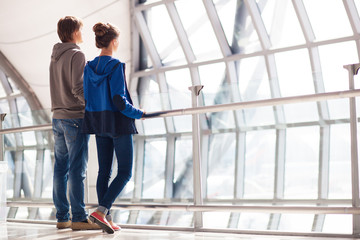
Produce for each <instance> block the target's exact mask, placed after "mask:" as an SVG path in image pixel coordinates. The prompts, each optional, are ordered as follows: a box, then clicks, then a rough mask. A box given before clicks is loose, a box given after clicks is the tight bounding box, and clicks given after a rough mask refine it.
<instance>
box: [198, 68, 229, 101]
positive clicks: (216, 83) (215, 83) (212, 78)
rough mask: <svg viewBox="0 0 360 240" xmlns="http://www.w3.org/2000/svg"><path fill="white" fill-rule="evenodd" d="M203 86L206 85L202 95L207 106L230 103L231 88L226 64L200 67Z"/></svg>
mask: <svg viewBox="0 0 360 240" xmlns="http://www.w3.org/2000/svg"><path fill="white" fill-rule="evenodd" d="M199 74H200V80H201V84H202V85H204V88H203V90H202V93H203V95H204V101H205V105H207V106H211V105H215V104H222V103H230V102H231V99H230V96H229V95H230V94H225V93H227V92H228V90H229V87H228V86H227V85H228V84H227V83H226V80H225V79H226V76H225V64H224V63H216V64H210V65H204V66H200V67H199Z"/></svg>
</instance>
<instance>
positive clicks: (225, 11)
mask: <svg viewBox="0 0 360 240" xmlns="http://www.w3.org/2000/svg"><path fill="white" fill-rule="evenodd" d="M213 2H214V5H215V8H216V10H217V14H218V16H219V19H220V21H221V24H222V27H223V30H224V32H225V35H226V38H227V41H228V44H229V46H231V44H232V41H233V37H234V29H235V19H236V18H235V16H236V13H237V12H238V11H239V9H238V7H237V1H232V0H213ZM239 24H240V23H239Z"/></svg>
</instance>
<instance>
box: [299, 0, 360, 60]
mask: <svg viewBox="0 0 360 240" xmlns="http://www.w3.org/2000/svg"><path fill="white" fill-rule="evenodd" d="M303 2H304V5H305V8H306V12H307V14H308V16H309V19H310V23H311V25H312V29H313V31H314V33H315V37H316V40H326V39H332V38H339V37H345V36H351V35H353V32H352V30H351V26H350V23H349V19H348V17H347V15H346V11H345V8H344V5H343V3H342V1H329V0H316V1H313V0H303ZM319 13H321V14H319ZM334 16H336V17H334ZM333 56H336V55H333Z"/></svg>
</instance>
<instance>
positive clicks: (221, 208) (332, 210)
mask: <svg viewBox="0 0 360 240" xmlns="http://www.w3.org/2000/svg"><path fill="white" fill-rule="evenodd" d="M97 206H98V204H97V203H87V204H86V208H87V209H94V208H96V207H97ZM7 207H38V208H41V207H44V208H54V204H53V203H50V202H29V201H19V202H7ZM111 208H112V209H121V210H148V211H186V212H251V213H304V214H360V208H356V207H308V206H258V205H257V206H234V205H194V204H189V203H188V204H152V203H129V204H123V203H114V204H113V205H112V207H111Z"/></svg>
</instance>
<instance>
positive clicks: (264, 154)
mask: <svg viewBox="0 0 360 240" xmlns="http://www.w3.org/2000/svg"><path fill="white" fill-rule="evenodd" d="M275 149H276V131H275V130H263V131H251V132H247V133H246V155H245V159H246V160H245V179H244V188H245V190H244V198H253V199H255V198H272V197H273V195H274V171H275Z"/></svg>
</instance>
